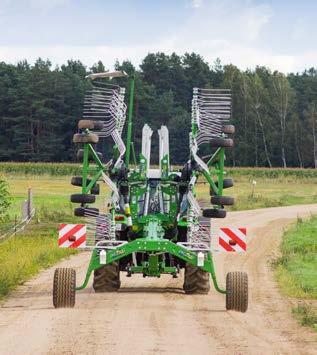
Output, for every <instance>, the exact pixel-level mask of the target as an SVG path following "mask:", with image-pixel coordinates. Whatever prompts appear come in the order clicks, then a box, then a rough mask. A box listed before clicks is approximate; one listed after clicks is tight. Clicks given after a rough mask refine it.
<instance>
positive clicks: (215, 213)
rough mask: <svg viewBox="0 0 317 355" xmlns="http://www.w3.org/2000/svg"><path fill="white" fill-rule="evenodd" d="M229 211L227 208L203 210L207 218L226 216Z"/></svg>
mask: <svg viewBox="0 0 317 355" xmlns="http://www.w3.org/2000/svg"><path fill="white" fill-rule="evenodd" d="M226 215H227V212H226V211H225V210H219V209H216V208H207V209H205V210H203V217H207V218H225V217H226Z"/></svg>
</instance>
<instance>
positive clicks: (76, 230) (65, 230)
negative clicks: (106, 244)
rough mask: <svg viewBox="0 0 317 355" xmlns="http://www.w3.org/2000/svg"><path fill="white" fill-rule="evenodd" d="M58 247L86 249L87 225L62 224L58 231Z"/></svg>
mask: <svg viewBox="0 0 317 355" xmlns="http://www.w3.org/2000/svg"><path fill="white" fill-rule="evenodd" d="M58 246H59V247H60V248H85V247H86V225H85V224H65V223H62V224H60V225H59V229H58Z"/></svg>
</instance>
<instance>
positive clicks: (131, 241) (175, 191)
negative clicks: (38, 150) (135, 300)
mask: <svg viewBox="0 0 317 355" xmlns="http://www.w3.org/2000/svg"><path fill="white" fill-rule="evenodd" d="M113 77H115V78H119V77H122V79H119V81H120V80H127V79H125V77H127V74H126V73H125V72H122V71H116V72H112V73H109V72H106V73H96V74H90V75H88V80H91V86H92V88H91V89H90V90H89V91H88V92H87V94H86V96H85V101H84V109H83V119H81V120H80V121H79V123H78V133H76V134H75V135H74V138H73V141H74V143H76V144H78V145H80V146H81V149H79V150H78V153H77V156H78V158H79V159H80V160H81V161H82V176H75V177H73V178H72V181H71V183H72V185H74V186H79V187H80V188H81V193H79V194H73V195H71V202H73V203H77V204H78V206H79V207H77V208H76V209H75V215H76V216H78V217H81V218H85V219H84V220H85V223H84V224H77V225H67V224H63V225H61V226H60V233H59V245H60V246H61V247H73V248H74V247H83V248H84V249H87V250H91V251H92V254H91V259H90V263H89V265H88V269H87V273H86V277H85V279H84V281H83V283H82V284H81V285H76V274H75V270H74V269H70V268H58V269H56V271H55V275H54V283H53V304H54V306H55V307H56V308H60V307H73V306H74V305H75V293H76V291H78V290H82V289H84V288H85V287H86V286H87V285H88V282H89V279H90V276H91V274H92V273H93V288H94V290H95V292H113V291H118V290H119V288H120V276H121V275H122V273H120V272H126V276H127V277H133V275H134V274H142V275H143V277H144V278H147V277H160V276H161V275H162V274H170V275H171V277H174V278H177V277H179V276H180V275H184V276H183V277H184V283H183V289H184V293H185V294H208V292H209V290H210V280H212V283H213V286H214V288H215V289H216V291H218V292H220V293H222V294H225V296H226V309H228V310H236V311H240V312H245V311H246V310H247V307H248V277H247V274H246V273H244V272H229V273H228V274H227V277H226V289H222V288H221V287H220V286H219V285H218V282H217V278H216V273H215V268H214V263H213V255H212V254H213V250H212V247H211V232H210V229H211V225H210V221H211V219H213V218H224V217H225V216H226V211H225V210H224V206H227V205H232V204H233V203H234V199H233V198H232V197H228V196H224V195H223V191H224V190H225V189H226V188H229V187H231V186H233V181H232V180H231V179H229V178H225V176H226V175H225V171H224V162H225V149H226V148H230V147H232V145H233V141H232V139H231V138H230V135H232V134H233V133H234V126H232V125H230V124H229V120H230V118H231V93H230V90H214V89H199V88H194V89H193V99H192V119H191V120H192V122H191V123H192V124H191V132H189V151H190V156H189V158H188V161H187V162H186V163H185V164H184V166H183V167H182V168H181V169H177V170H172V168H171V166H170V156H169V136H168V129H167V127H166V126H162V127H161V128H160V129H159V130H158V138H159V152H158V153H159V167H158V168H156V169H153V168H151V165H150V158H151V137H152V133H153V131H152V129H151V128H150V127H149V126H148V125H145V126H144V127H143V130H142V148H141V152H140V154H139V157H138V161H137V159H136V154H135V151H134V145H133V142H132V141H131V132H132V115H133V101H134V77H133V76H132V77H131V78H130V99H129V107H128V110H127V105H126V104H125V102H124V94H125V89H124V88H122V87H120V86H117V85H113V84H112V81H110V80H109V79H111V78H113ZM117 81H118V80H117ZM127 111H128V120H127V128H126V132H127V133H126V134H127V138H126V144H125V143H124V141H123V139H122V132H123V128H124V124H125V118H126V112H127ZM100 142H110V146H111V147H112V146H113V153H112V159H111V160H110V161H108V162H104V159H103V157H102V154H101V153H100V152H98V151H97V147H98V146H100ZM201 145H204V146H205V147H209V148H210V153H211V154H210V155H209V156H208V157H207V158H206V157H204V158H202V157H200V156H199V155H200V153H199V148H200V146H201ZM130 157H133V162H134V163H133V164H130V160H132V159H130ZM200 177H201V178H203V179H205V180H206V182H207V183H208V184H209V186H210V196H211V199H210V201H211V206H210V208H207V209H202V208H201V207H200V206H199V203H198V201H197V200H196V197H195V196H196V193H195V185H196V183H197V180H198V178H200ZM99 182H104V183H105V184H106V185H107V186H108V188H109V190H110V191H111V193H107V194H105V200H106V201H107V200H108V201H107V212H106V213H105V212H101V211H100V210H99V209H97V208H93V207H91V204H93V203H94V202H95V200H96V195H98V194H99V193H100V186H99ZM81 220H83V219H81ZM227 242H228V243H227V244H226V245H227V247H226V249H227V251H234V245H236V241H234V240H230V241H227ZM181 270H182V271H181ZM120 274H121V275H120Z"/></svg>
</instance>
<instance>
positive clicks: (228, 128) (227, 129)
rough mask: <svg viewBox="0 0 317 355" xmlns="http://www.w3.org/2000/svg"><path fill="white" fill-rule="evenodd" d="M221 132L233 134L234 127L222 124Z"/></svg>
mask: <svg viewBox="0 0 317 355" xmlns="http://www.w3.org/2000/svg"><path fill="white" fill-rule="evenodd" d="M222 133H225V134H234V133H235V127H234V125H232V124H227V125H223V126H222Z"/></svg>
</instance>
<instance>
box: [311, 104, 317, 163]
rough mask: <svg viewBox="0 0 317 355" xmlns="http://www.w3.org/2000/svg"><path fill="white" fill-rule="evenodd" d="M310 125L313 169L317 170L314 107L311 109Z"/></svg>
mask: <svg viewBox="0 0 317 355" xmlns="http://www.w3.org/2000/svg"><path fill="white" fill-rule="evenodd" d="M312 123H313V156H314V167H315V169H316V168H317V152H316V132H315V107H313V109H312Z"/></svg>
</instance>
